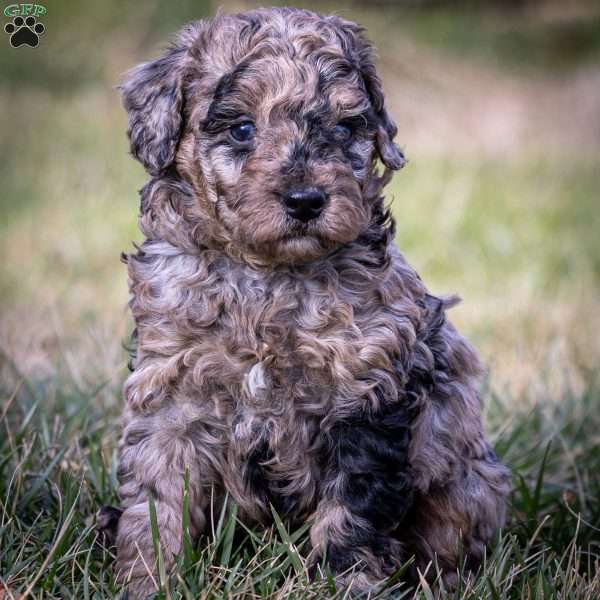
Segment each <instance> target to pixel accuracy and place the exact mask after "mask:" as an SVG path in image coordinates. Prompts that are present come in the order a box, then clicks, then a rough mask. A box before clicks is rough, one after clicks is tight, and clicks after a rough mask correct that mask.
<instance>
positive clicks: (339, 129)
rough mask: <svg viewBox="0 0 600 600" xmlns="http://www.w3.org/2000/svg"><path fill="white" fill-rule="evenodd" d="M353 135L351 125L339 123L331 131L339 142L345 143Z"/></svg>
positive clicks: (343, 122)
mask: <svg viewBox="0 0 600 600" xmlns="http://www.w3.org/2000/svg"><path fill="white" fill-rule="evenodd" d="M352 134H353V129H352V124H351V123H347V122H345V121H340V122H339V123H338V124H337V125H336V126H335V128H334V130H333V135H334V136H335V138H336V139H337V140H339V141H340V142H347V141H348V140H349V139H350V138H351V137H352Z"/></svg>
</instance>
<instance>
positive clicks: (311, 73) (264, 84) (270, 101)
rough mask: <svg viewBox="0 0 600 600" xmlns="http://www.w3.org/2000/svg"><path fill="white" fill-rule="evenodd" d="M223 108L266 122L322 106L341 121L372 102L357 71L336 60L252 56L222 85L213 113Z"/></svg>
mask: <svg viewBox="0 0 600 600" xmlns="http://www.w3.org/2000/svg"><path fill="white" fill-rule="evenodd" d="M219 106H221V107H223V108H224V107H227V109H228V111H229V112H230V113H231V114H233V113H235V112H236V110H238V111H239V112H240V113H248V114H254V115H257V116H260V115H263V116H264V117H265V118H268V117H270V116H272V115H274V114H275V115H277V114H285V113H288V114H294V113H299V112H304V111H307V110H313V109H314V107H316V106H319V107H320V108H321V110H323V109H324V107H326V108H327V110H328V112H330V113H331V114H332V115H334V116H336V117H337V118H343V117H344V116H349V115H352V114H358V113H361V112H363V111H365V110H367V109H368V107H369V97H368V94H367V93H366V90H365V86H364V83H363V81H362V79H361V77H360V74H359V72H358V70H357V69H355V68H354V67H353V65H352V64H351V63H350V62H349V61H348V60H346V59H345V58H343V57H340V56H338V55H333V56H329V57H324V56H323V55H320V56H307V57H299V56H298V54H295V53H293V52H292V53H289V52H288V53H284V52H281V53H277V54H275V53H273V54H268V55H266V56H262V55H260V54H257V53H254V54H253V55H251V56H248V57H246V58H245V59H244V60H243V61H241V62H240V63H239V64H238V65H236V66H235V67H234V68H233V69H232V70H231V71H229V72H228V73H225V74H224V75H223V76H222V77H221V78H220V80H219V81H218V83H217V85H216V88H215V92H214V94H213V98H212V108H213V109H216V108H218V107H219Z"/></svg>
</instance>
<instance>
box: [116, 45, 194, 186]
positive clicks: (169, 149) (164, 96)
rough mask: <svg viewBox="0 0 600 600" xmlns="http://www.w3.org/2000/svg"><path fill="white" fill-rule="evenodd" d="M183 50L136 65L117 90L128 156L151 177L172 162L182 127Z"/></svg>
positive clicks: (174, 50)
mask: <svg viewBox="0 0 600 600" xmlns="http://www.w3.org/2000/svg"><path fill="white" fill-rule="evenodd" d="M186 53H187V48H186V47H183V46H179V45H177V46H173V47H171V48H169V50H167V52H166V53H165V54H164V55H163V56H161V57H160V58H159V59H157V60H155V61H152V62H147V63H143V64H141V65H138V66H137V67H135V68H134V69H132V70H131V71H129V73H127V74H126V76H125V80H124V82H123V83H122V84H121V85H120V86H119V90H120V92H121V95H122V99H123V106H124V107H125V110H126V111H127V115H128V118H129V126H128V129H127V135H128V136H129V141H130V144H131V153H132V154H133V155H134V156H135V157H136V158H137V159H138V160H139V161H140V162H141V163H142V164H143V165H144V167H145V168H146V170H147V171H148V172H149V173H150V174H151V175H154V176H157V175H160V174H161V173H162V172H163V171H164V170H165V169H166V168H167V167H168V166H169V165H170V164H171V163H172V162H173V160H174V158H175V151H176V149H177V143H178V142H179V137H180V133H181V126H182V108H183V106H182V105H183V90H182V80H183V70H184V62H185V57H186Z"/></svg>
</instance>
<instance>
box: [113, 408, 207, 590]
mask: <svg viewBox="0 0 600 600" xmlns="http://www.w3.org/2000/svg"><path fill="white" fill-rule="evenodd" d="M172 413H173V408H171V409H170V414H168V415H167V414H161V412H158V413H156V414H154V415H152V416H142V415H136V416H134V417H131V416H130V417H129V418H128V419H126V420H128V423H127V424H126V426H125V428H124V431H123V436H122V439H121V444H120V465H119V480H120V484H121V485H120V487H119V496H120V497H121V501H122V507H123V509H124V510H123V514H122V515H121V517H120V520H119V526H118V531H117V539H116V546H117V565H116V568H117V574H118V580H119V581H120V582H121V583H123V584H125V583H128V584H129V588H128V589H129V591H130V595H131V596H133V597H134V598H143V597H145V596H146V595H148V594H149V593H151V592H153V591H156V584H155V582H157V578H156V572H155V558H156V557H155V552H154V545H153V541H152V532H151V527H150V510H149V502H148V498H149V497H150V496H152V498H153V500H154V503H155V507H156V517H157V524H158V533H159V538H160V544H161V551H162V555H163V559H164V563H165V567H166V569H167V571H168V569H170V567H171V566H172V564H173V561H174V557H175V555H176V554H177V553H178V552H179V550H180V544H181V538H182V524H183V522H182V517H183V495H184V487H185V477H186V472H187V473H188V474H189V475H188V482H189V483H188V490H189V506H190V528H191V531H190V534H191V536H192V537H193V538H195V537H197V536H198V535H199V533H200V532H201V531H202V529H203V528H204V526H205V522H206V519H205V516H204V508H205V507H206V505H207V502H208V499H207V498H206V495H205V494H204V493H203V490H202V483H201V472H202V460H201V459H200V458H199V457H198V453H197V451H196V447H195V445H194V443H193V441H192V438H191V437H190V435H189V434H186V432H185V430H184V429H182V428H181V427H178V426H177V417H176V415H173V414H172ZM202 479H203V480H204V481H206V479H205V478H204V477H203V478H202Z"/></svg>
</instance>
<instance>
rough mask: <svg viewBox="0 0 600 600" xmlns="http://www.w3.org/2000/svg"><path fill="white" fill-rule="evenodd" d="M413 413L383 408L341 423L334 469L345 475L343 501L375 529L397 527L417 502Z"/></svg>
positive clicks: (337, 428)
mask: <svg viewBox="0 0 600 600" xmlns="http://www.w3.org/2000/svg"><path fill="white" fill-rule="evenodd" d="M413 418H414V415H413V410H412V408H411V406H410V405H409V404H407V403H403V402H399V403H394V404H392V405H388V406H384V407H382V409H381V410H380V411H379V412H377V413H375V414H370V415H366V414H363V415H360V416H357V417H355V418H351V419H347V420H345V421H343V422H341V423H339V424H338V425H336V426H335V427H334V429H333V431H332V434H331V435H332V438H333V440H334V457H333V462H334V471H335V472H336V473H343V474H344V475H345V485H344V487H343V492H342V497H341V498H340V499H339V500H341V502H342V504H344V505H345V506H346V508H348V510H349V511H350V512H351V513H352V514H355V515H357V516H359V517H361V518H363V519H366V520H367V521H369V523H371V524H372V526H373V527H374V529H375V530H377V531H379V532H388V531H392V530H393V529H395V528H396V527H397V526H398V525H399V524H400V522H401V521H402V519H403V518H404V515H405V514H406V512H407V511H408V509H409V508H410V506H411V503H412V497H413V495H412V475H411V472H410V465H409V461H408V447H409V444H410V427H411V424H412V420H413Z"/></svg>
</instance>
